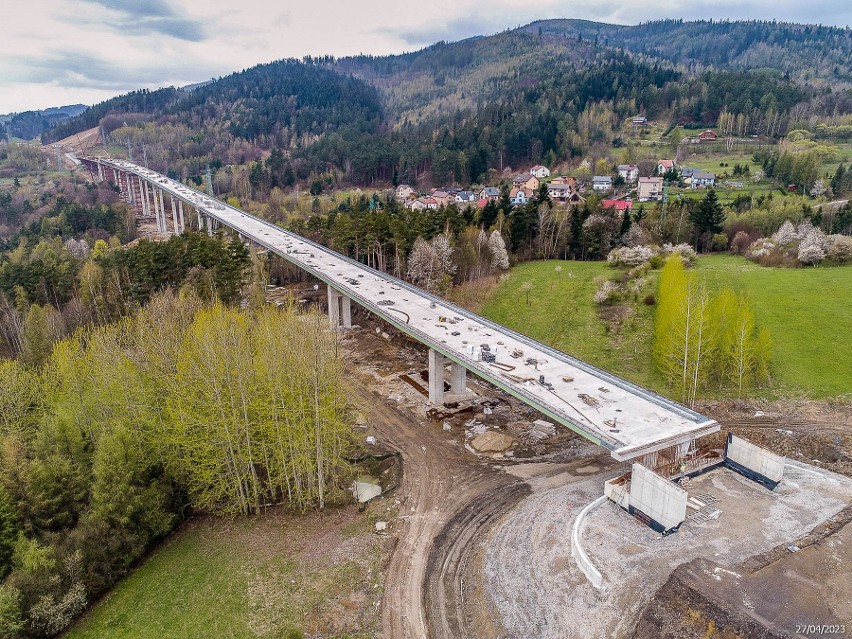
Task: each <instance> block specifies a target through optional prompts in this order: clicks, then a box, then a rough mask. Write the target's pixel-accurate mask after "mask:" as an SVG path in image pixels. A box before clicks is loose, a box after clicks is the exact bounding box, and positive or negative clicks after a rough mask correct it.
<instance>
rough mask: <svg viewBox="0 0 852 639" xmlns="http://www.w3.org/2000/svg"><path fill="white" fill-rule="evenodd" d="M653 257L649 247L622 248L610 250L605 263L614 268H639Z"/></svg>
mask: <svg viewBox="0 0 852 639" xmlns="http://www.w3.org/2000/svg"><path fill="white" fill-rule="evenodd" d="M653 256H654V250H653V249H651V247H649V246H632V247H631V246H622V247H620V248H616V249H612V250H611V251H610V252H609V255H607V257H606V261H607V262H609V263H610V264H613V265H615V266H639V265H640V264H642V263H644V262H647V261H648V260H650V259H651V258H652V257H653Z"/></svg>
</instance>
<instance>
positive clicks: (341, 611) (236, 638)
mask: <svg viewBox="0 0 852 639" xmlns="http://www.w3.org/2000/svg"><path fill="white" fill-rule="evenodd" d="M369 528H370V522H369V521H368V518H367V516H366V515H364V514H362V513H359V512H358V509H357V506H349V507H347V508H345V509H342V510H330V511H329V512H327V513H323V514H317V513H313V514H306V515H293V514H286V513H281V512H275V511H273V512H272V513H270V514H265V515H261V516H258V517H247V518H242V519H235V520H228V519H224V518H222V519H216V518H206V517H205V518H199V519H195V520H192V521H190V522H188V523H187V524H185V525H184V526H183V527H181V528H180V529H179V530H178V532H177V533H175V534H174V536H173V537H172V538H171V539H169V540H167V541H166V542H165V543H163V544H162V545H161V546H160V547H159V548H158V549H157V550H156V551H155V552H154V553H153V554H152V556H151V557H149V558H148V559H147V560H146V561H144V563H142V565H141V566H139V567H138V568H137V569H136V570H134V571H133V572H132V573H131V574H130V576H128V577H127V578H125V579H124V580H122V581H121V582H119V583H118V584H117V585H116V586H115V587H114V588H113V589H112V590H110V591H109V593H107V595H106V596H105V597H104V599H102V600H101V601H100V602H98V603H97V604H95V605H94V606H93V607H92V609H91V610H90V611H89V612H88V613H87V614H85V615H84V616H83V617H82V618H81V619H80V621H79V622H77V623H76V624H75V625H74V626H72V628H71V629H70V630H69V631H68V632H67V633H65V634H64V635H63V636H64V638H65V639H89V638H92V639H94V638H95V637H99V638H100V637H110V638H111V639H196V638H197V639H206V638H207V637H228V638H230V639H243V638H245V639H249V638H254V637H275V638H276V639H277V638H279V637H280V638H281V639H291V638H296V637H301V636H303V635H302V634H299V633H304V634H305V635H312V634H314V633H316V632H317V631H322V632H323V633H324V636H337V637H346V638H347V639H360V638H361V637H368V636H371V633H373V632H375V631H376V630H377V629H378V623H379V619H378V612H377V611H378V607H377V606H376V605H375V603H376V601H378V599H379V598H380V597H381V589H380V588H379V581H380V577H381V570H380V566H381V557H382V553H383V551H382V540H381V538H379V537H377V536H376V535H375V533H373V532H371V531H370V529H369ZM329 631H330V632H329Z"/></svg>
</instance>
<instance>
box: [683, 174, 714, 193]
mask: <svg viewBox="0 0 852 639" xmlns="http://www.w3.org/2000/svg"><path fill="white" fill-rule="evenodd" d="M715 184H716V176H715V175H714V174H713V173H705V172H704V171H695V173H693V174H692V177H691V178H690V183H689V185H690V186H691V187H692V188H693V189H703V188H706V187H708V186H715Z"/></svg>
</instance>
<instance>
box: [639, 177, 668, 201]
mask: <svg viewBox="0 0 852 639" xmlns="http://www.w3.org/2000/svg"><path fill="white" fill-rule="evenodd" d="M662 196H663V178H661V177H640V178H639V201H640V202H648V201H649V200H659V199H660V198H661V197H662Z"/></svg>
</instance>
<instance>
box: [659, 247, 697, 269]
mask: <svg viewBox="0 0 852 639" xmlns="http://www.w3.org/2000/svg"><path fill="white" fill-rule="evenodd" d="M660 253H661V254H662V255H663V256H667V255H677V256H679V257H680V259H681V261H682V262H683V264H684V266H692V264H693V263H695V258H696V253H695V249H694V248H692V246H691V245H689V244H686V243H682V244H668V243H666V244H663V248H662V249H661V250H660Z"/></svg>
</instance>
